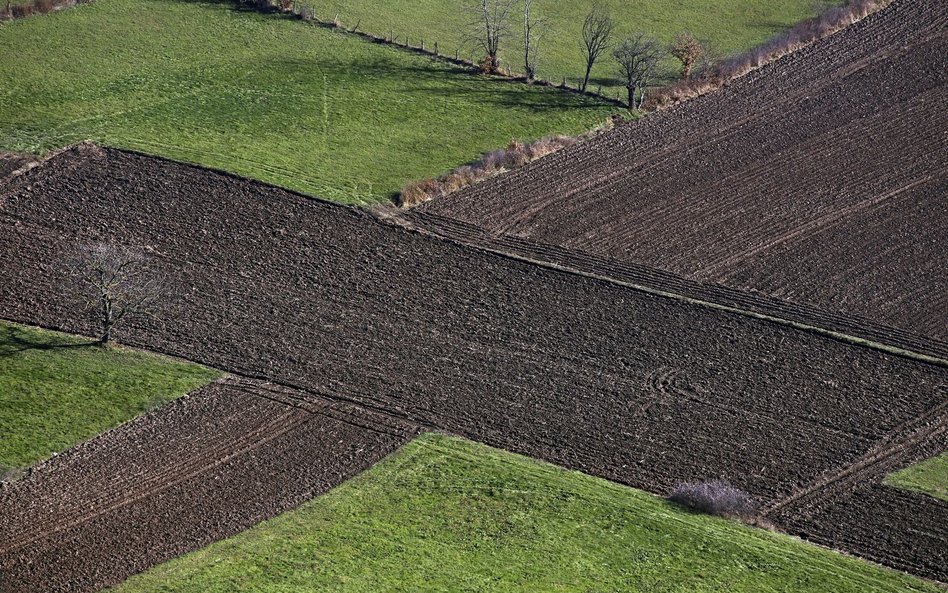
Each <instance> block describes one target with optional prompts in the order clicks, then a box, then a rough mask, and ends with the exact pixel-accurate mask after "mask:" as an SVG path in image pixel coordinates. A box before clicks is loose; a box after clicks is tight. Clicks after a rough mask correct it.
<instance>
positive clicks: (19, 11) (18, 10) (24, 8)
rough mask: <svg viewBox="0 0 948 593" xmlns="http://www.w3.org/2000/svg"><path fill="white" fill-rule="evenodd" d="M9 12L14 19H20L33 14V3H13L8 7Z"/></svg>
mask: <svg viewBox="0 0 948 593" xmlns="http://www.w3.org/2000/svg"><path fill="white" fill-rule="evenodd" d="M10 14H12V15H13V18H15V19H22V18H26V17H28V16H30V15H31V14H33V5H32V4H14V5H13V8H11V9H10Z"/></svg>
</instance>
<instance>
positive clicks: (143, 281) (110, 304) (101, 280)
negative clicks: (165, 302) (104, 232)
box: [68, 243, 164, 345]
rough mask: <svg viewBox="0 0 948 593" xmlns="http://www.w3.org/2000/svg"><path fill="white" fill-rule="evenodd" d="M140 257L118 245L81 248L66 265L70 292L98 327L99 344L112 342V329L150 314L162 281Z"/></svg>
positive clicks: (158, 294)
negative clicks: (130, 318) (134, 317)
mask: <svg viewBox="0 0 948 593" xmlns="http://www.w3.org/2000/svg"><path fill="white" fill-rule="evenodd" d="M145 263H146V262H145V258H144V257H143V256H142V255H140V254H139V253H137V252H135V251H133V250H131V249H128V248H126V247H122V246H119V245H106V244H101V243H98V244H94V245H86V246H83V247H82V248H80V250H79V252H78V253H77V254H76V255H75V256H74V257H73V258H72V259H71V260H70V261H69V262H68V270H69V273H70V280H71V282H72V284H73V288H74V289H75V290H76V292H77V294H78V296H79V300H80V302H81V303H82V305H83V306H84V307H85V309H86V311H87V312H88V313H89V314H90V315H91V316H92V318H93V319H94V320H95V322H96V325H98V326H99V342H100V343H101V344H103V345H105V344H108V343H109V342H110V341H111V340H112V333H113V331H114V329H115V327H116V326H117V325H118V324H120V323H121V322H122V321H123V320H125V319H127V318H129V317H132V316H135V315H147V314H150V313H151V309H152V308H153V307H154V305H155V303H156V302H157V300H158V299H159V298H160V296H161V294H162V292H163V288H164V281H163V279H162V278H161V277H159V276H158V275H156V274H154V273H152V272H151V271H150V270H149V269H148V268H147V266H146V265H145Z"/></svg>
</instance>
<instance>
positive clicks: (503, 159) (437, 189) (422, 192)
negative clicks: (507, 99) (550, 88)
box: [394, 118, 615, 208]
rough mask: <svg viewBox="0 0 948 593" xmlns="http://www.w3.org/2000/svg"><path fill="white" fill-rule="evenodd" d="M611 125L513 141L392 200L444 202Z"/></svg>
mask: <svg viewBox="0 0 948 593" xmlns="http://www.w3.org/2000/svg"><path fill="white" fill-rule="evenodd" d="M614 125H615V118H613V119H609V120H607V121H606V123H605V124H604V125H602V126H600V127H598V128H596V129H595V130H593V131H591V132H586V133H585V134H582V135H580V136H564V135H556V136H548V137H546V138H541V139H539V140H537V141H535V142H531V143H529V144H524V143H522V142H518V141H516V140H514V141H512V142H511V143H510V144H508V145H507V147H506V148H501V149H498V150H492V151H490V152H487V153H484V155H483V156H482V157H481V158H480V159H478V160H477V161H475V162H473V163H470V164H467V165H463V166H461V167H458V168H457V169H455V170H454V171H451V172H450V173H446V174H445V175H442V176H441V177H438V178H429V179H424V180H422V181H415V182H412V183H409V184H408V185H406V186H405V187H404V188H403V189H402V191H401V193H399V194H398V195H397V196H395V198H394V201H395V205H396V206H399V207H402V208H407V207H411V206H417V205H418V204H421V203H423V202H427V201H429V200H433V199H435V198H443V197H444V196H447V195H450V194H452V193H454V192H456V191H458V190H460V189H463V188H465V187H469V186H472V185H474V184H476V183H479V182H481V181H484V180H485V179H489V178H491V177H494V176H495V175H500V174H501V173H504V172H506V171H510V170H512V169H516V168H518V167H522V166H524V165H526V164H527V163H529V162H532V161H535V160H537V159H539V158H542V157H545V156H546V155H548V154H553V153H554V152H556V151H558V150H561V149H563V148H566V147H567V146H572V145H574V144H576V143H577V142H581V141H583V140H585V139H587V138H589V137H591V136H594V135H597V134H599V133H601V132H603V131H607V130H610V129H612V128H613V126H614Z"/></svg>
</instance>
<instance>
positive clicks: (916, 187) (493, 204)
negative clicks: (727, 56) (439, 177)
mask: <svg viewBox="0 0 948 593" xmlns="http://www.w3.org/2000/svg"><path fill="white" fill-rule="evenodd" d="M946 54H948V3H946V2H944V1H943V0H904V1H898V2H895V3H894V4H893V5H892V6H891V7H889V8H887V9H885V10H883V11H881V12H879V13H877V14H875V15H873V16H871V17H869V18H867V19H865V20H864V21H862V22H859V23H857V24H855V25H853V26H851V27H849V28H847V29H845V30H843V31H841V32H840V33H837V34H835V35H832V36H831V37H829V38H826V39H824V40H821V41H819V42H817V43H814V44H813V45H811V46H809V47H807V48H805V49H803V50H801V51H799V52H796V53H793V54H791V55H788V56H786V57H784V58H782V59H780V60H777V61H776V62H774V63H772V64H770V65H768V66H766V67H763V68H761V69H759V70H758V71H756V72H753V73H751V74H749V75H747V76H745V77H743V78H741V79H738V80H736V81H734V82H733V83H730V84H728V85H727V86H726V87H725V88H724V89H722V90H721V91H719V92H714V93H710V94H708V95H706V96H704V97H701V98H698V99H695V100H692V101H688V102H686V103H685V104H683V105H681V106H678V107H676V108H672V109H669V110H667V111H664V112H661V113H656V114H651V115H649V116H648V117H646V118H644V119H643V120H641V121H639V122H635V123H633V124H631V125H627V126H622V127H620V128H618V129H616V130H615V131H613V132H611V133H608V134H603V135H600V136H598V137H596V138H595V139H593V140H591V141H588V142H585V143H582V144H581V145H578V146H574V147H572V148H569V149H566V150H563V151H560V152H558V153H556V154H555V155H553V156H550V157H548V158H544V159H541V160H539V161H537V162H534V163H532V164H530V165H527V166H525V167H523V168H521V169H518V170H516V171H514V172H511V173H509V174H505V175H502V176H499V177H497V178H495V179H494V180H492V181H489V182H486V183H483V184H481V185H478V186H476V187H474V188H472V189H470V190H466V191H463V192H459V193H456V194H452V195H451V196H449V197H447V198H444V199H442V200H436V201H435V202H431V203H429V204H427V205H425V206H422V207H421V209H422V210H425V211H427V212H432V213H436V214H440V215H442V216H445V217H450V218H456V219H459V220H464V221H466V222H470V223H473V224H475V225H477V226H480V227H483V228H485V229H488V230H490V231H493V232H499V233H504V234H511V235H515V236H518V237H522V238H528V239H531V240H533V241H537V242H542V243H547V244H554V245H560V246H563V247H566V248H569V249H579V250H584V251H587V252H589V253H593V254H596V255H603V256H609V257H612V258H616V259H620V260H624V261H628V262H632V263H637V264H642V265H645V266H649V267H653V268H659V269H662V270H667V271H671V272H674V273H676V274H679V275H683V276H687V277H689V278H692V279H695V280H700V281H707V282H714V283H719V284H724V285H726V286H728V287H732V288H736V289H739V290H750V291H757V292H760V293H764V294H767V295H770V296H773V297H777V298H780V299H784V300H786V301H791V302H795V303H799V304H808V305H813V306H816V307H817V308H819V309H824V310H827V311H830V312H840V313H843V314H845V315H847V316H858V317H863V318H866V319H869V320H872V321H874V322H876V323H880V324H883V325H888V326H892V327H894V328H898V329H900V330H906V331H909V332H913V333H917V334H922V335H924V336H927V337H930V338H935V339H938V340H941V341H942V342H944V341H946V340H948V324H946V323H945V319H946V317H948V266H945V265H944V253H945V252H946V251H948V244H946V241H945V237H946V234H945V229H946V228H948V201H946V200H945V192H944V188H945V186H946V183H948V159H946V158H945V154H948V125H946V124H948V115H946V112H945V109H944V105H945V104H946V102H948V84H946V83H948V68H946V67H945V59H944V56H945V55H946Z"/></svg>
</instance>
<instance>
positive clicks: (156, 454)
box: [0, 379, 417, 593]
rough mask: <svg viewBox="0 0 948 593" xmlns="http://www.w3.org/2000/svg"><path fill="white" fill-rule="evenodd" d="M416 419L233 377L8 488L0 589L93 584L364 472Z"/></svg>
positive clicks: (2, 496) (30, 592)
mask: <svg viewBox="0 0 948 593" xmlns="http://www.w3.org/2000/svg"><path fill="white" fill-rule="evenodd" d="M415 434H417V428H415V427H413V426H412V425H410V424H408V423H405V422H401V421H393V420H391V419H390V418H387V417H384V416H381V415H378V414H372V413H369V412H365V411H363V410H359V409H356V408H353V407H352V406H344V405H340V404H338V403H333V402H329V401H326V400H323V399H321V398H316V397H313V396H310V395H308V394H303V393H300V392H296V391H294V390H289V389H282V388H276V387H273V386H267V385H266V384H263V383H261V382H254V381H247V380H237V379H224V380H222V381H219V382H217V383H213V384H211V385H209V386H207V387H205V388H203V389H201V390H198V391H197V392H195V393H193V394H191V395H190V396H188V397H185V398H182V399H180V400H177V401H175V402H173V403H171V404H169V405H168V406H165V407H163V408H162V409H161V410H159V411H157V412H153V413H151V414H148V415H147V416H144V417H141V418H139V419H137V420H135V421H133V422H131V423H129V424H126V425H124V426H122V427H120V428H117V429H115V430H111V431H109V432H106V433H104V434H102V435H100V436H98V437H96V438H95V439H93V440H91V441H89V442H87V443H84V444H82V445H80V446H78V447H76V448H73V449H71V450H69V451H67V452H66V453H64V454H62V455H60V456H59V457H56V458H53V459H52V460H50V461H47V462H46V463H43V464H41V465H40V466H39V467H37V468H35V469H34V470H33V471H32V472H31V473H30V475H29V477H27V478H26V479H24V480H21V481H19V482H15V483H13V484H8V485H6V486H4V487H2V488H0V591H3V592H4V593H19V592H23V593H37V592H40V591H42V592H44V593H52V592H55V591H96V590H98V589H100V588H102V587H104V586H107V585H114V584H116V583H119V582H121V581H123V580H124V579H125V578H127V577H128V576H130V575H132V574H135V573H136V572H139V571H141V570H144V569H146V568H148V567H149V566H153V565H154V564H157V563H159V562H163V561H165V560H168V559H170V558H173V557H174V556H177V555H179V554H182V553H184V552H189V551H192V550H195V549H198V548H200V547H202V546H204V545H207V544H209V543H211V542H213V541H216V540H218V539H222V538H224V537H228V536H230V535H233V534H235V533H238V532H240V531H242V530H244V529H246V528H248V527H251V526H253V525H255V524H256V523H258V522H260V521H262V520H264V519H267V518H269V517H272V516H274V515H277V514H278V513H280V512H283V511H285V510H288V509H290V508H293V507H295V506H297V505H299V504H300V503H302V502H304V501H306V500H308V499H309V498H311V497H312V496H314V495H315V494H319V493H321V492H325V491H326V490H328V489H330V488H332V487H333V486H335V485H337V484H339V483H341V482H343V481H344V480H346V479H347V478H350V477H352V476H353V475H355V474H356V473H358V472H360V471H362V470H364V469H366V468H368V467H369V466H371V465H372V464H373V463H375V462H376V461H378V460H379V459H381V458H382V457H384V456H385V455H386V454H388V453H390V452H391V451H393V450H394V449H395V448H397V447H398V446H400V445H402V444H403V443H405V442H407V441H408V440H409V439H410V438H411V437H412V436H414V435H415Z"/></svg>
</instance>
